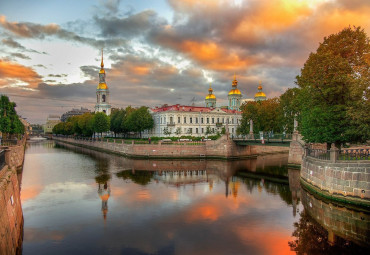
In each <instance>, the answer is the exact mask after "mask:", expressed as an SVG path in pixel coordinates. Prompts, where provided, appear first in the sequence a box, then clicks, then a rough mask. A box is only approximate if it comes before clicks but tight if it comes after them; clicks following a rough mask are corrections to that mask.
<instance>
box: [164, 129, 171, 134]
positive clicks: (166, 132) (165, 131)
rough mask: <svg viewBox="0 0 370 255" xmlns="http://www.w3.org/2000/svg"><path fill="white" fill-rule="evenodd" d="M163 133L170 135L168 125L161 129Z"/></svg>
mask: <svg viewBox="0 0 370 255" xmlns="http://www.w3.org/2000/svg"><path fill="white" fill-rule="evenodd" d="M163 134H165V135H171V130H169V129H168V127H165V128H164V129H163Z"/></svg>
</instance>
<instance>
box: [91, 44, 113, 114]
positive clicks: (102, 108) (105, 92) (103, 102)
mask: <svg viewBox="0 0 370 255" xmlns="http://www.w3.org/2000/svg"><path fill="white" fill-rule="evenodd" d="M100 66H101V68H100V71H99V85H98V87H97V88H96V104H95V112H104V113H105V114H107V115H110V112H111V106H110V104H109V89H108V86H107V83H106V82H105V70H104V63H103V50H102V51H101V64H100Z"/></svg>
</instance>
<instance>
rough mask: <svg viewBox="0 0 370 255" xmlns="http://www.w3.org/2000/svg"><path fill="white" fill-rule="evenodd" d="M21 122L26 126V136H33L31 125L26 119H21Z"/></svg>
mask: <svg viewBox="0 0 370 255" xmlns="http://www.w3.org/2000/svg"><path fill="white" fill-rule="evenodd" d="M19 120H20V121H21V122H22V124H23V126H24V132H25V134H27V135H29V134H31V132H32V127H31V124H30V123H29V122H28V121H27V120H26V119H25V118H22V117H19Z"/></svg>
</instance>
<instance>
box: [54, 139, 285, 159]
mask: <svg viewBox="0 0 370 255" xmlns="http://www.w3.org/2000/svg"><path fill="white" fill-rule="evenodd" d="M53 139H54V140H56V141H60V142H65V143H69V144H73V145H77V146H81V147H85V148H89V149H95V150H101V151H106V152H112V153H116V154H120V155H124V156H128V157H139V158H220V159H233V158H248V157H255V156H257V155H262V154H271V153H288V151H289V148H287V147H279V146H267V145H261V146H258V145H252V146H239V145H237V144H235V142H234V141H233V140H231V139H229V138H228V137H227V136H226V135H224V136H222V137H221V138H220V139H218V140H215V141H205V142H188V143H187V142H182V143H178V144H176V143H172V144H166V143H162V142H159V143H158V144H135V143H134V141H132V142H131V143H130V144H126V143H125V142H124V141H122V140H115V141H113V142H109V141H108V140H103V141H102V140H91V139H74V138H64V137H53Z"/></svg>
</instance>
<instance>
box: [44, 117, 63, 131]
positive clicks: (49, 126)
mask: <svg viewBox="0 0 370 255" xmlns="http://www.w3.org/2000/svg"><path fill="white" fill-rule="evenodd" d="M59 122H60V117H59V116H58V115H49V116H48V118H47V119H46V123H45V125H44V134H51V133H53V128H54V126H55V125H56V124H58V123H59Z"/></svg>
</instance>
